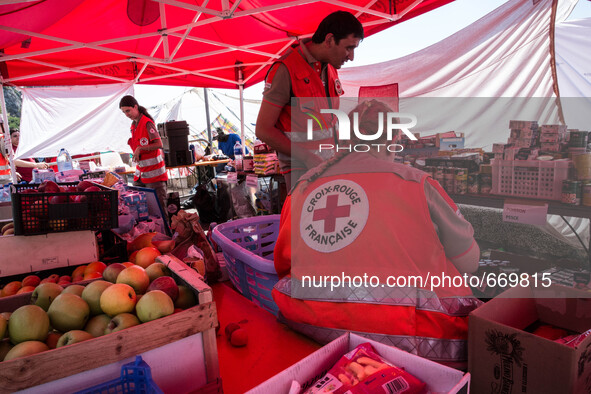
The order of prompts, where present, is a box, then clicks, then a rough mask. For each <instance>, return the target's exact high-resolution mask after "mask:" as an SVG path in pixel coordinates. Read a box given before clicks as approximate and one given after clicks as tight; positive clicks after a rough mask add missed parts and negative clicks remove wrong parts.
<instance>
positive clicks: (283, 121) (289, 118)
mask: <svg viewBox="0 0 591 394" xmlns="http://www.w3.org/2000/svg"><path fill="white" fill-rule="evenodd" d="M279 62H281V63H283V64H285V66H286V67H287V70H288V71H289V76H290V79H291V90H292V93H293V96H294V97H295V98H298V100H297V106H293V107H292V105H291V103H290V104H289V105H286V106H284V107H283V109H282V111H281V113H280V115H279V120H278V121H277V125H276V126H277V128H278V129H279V130H282V131H284V132H285V134H286V135H287V137H288V138H289V139H290V140H291V141H292V143H297V144H300V145H301V146H302V147H304V148H308V149H318V144H321V143H326V144H334V142H335V140H334V126H335V123H336V117H335V116H333V115H331V114H321V113H320V110H321V109H330V108H335V109H338V108H339V96H340V95H342V94H343V90H342V87H341V82H340V81H339V79H338V77H339V76H338V73H337V70H336V69H335V68H334V67H333V66H331V65H330V64H328V65H327V70H326V73H327V82H326V83H327V84H328V89H325V87H324V85H323V83H322V79H321V78H320V76H319V75H318V73H317V72H316V70H314V69H313V68H312V67H311V66H310V64H309V63H308V61H307V60H306V58H305V57H304V55H303V54H302V53H301V49H300V48H294V49H292V50H291V51H289V52H288V53H287V54H285V55H284V57H283V58H282V59H281V60H279ZM327 91H328V96H327ZM308 119H312V120H313V122H312V126H313V130H314V135H313V140H311V141H310V140H308V138H307V135H306V134H307V133H306V131H307V127H308V126H307V125H308ZM316 119H317V120H318V121H316Z"/></svg>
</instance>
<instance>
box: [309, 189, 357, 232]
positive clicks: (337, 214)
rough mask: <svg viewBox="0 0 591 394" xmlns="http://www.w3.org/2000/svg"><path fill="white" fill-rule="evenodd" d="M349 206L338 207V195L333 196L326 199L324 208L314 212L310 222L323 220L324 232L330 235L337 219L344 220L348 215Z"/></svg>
mask: <svg viewBox="0 0 591 394" xmlns="http://www.w3.org/2000/svg"><path fill="white" fill-rule="evenodd" d="M350 212H351V205H339V195H338V194H333V195H330V196H328V197H326V207H325V208H321V209H317V210H315V211H314V216H313V217H312V220H313V221H314V222H316V221H318V220H324V232H325V233H331V232H333V231H334V230H335V227H336V223H337V218H346V217H348V216H349V215H350Z"/></svg>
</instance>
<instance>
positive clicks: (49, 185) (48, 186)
mask: <svg viewBox="0 0 591 394" xmlns="http://www.w3.org/2000/svg"><path fill="white" fill-rule="evenodd" d="M43 185H45V187H44V188H43V192H44V193H60V192H61V189H60V187H59V185H58V184H57V183H55V182H54V181H43V183H42V184H41V186H39V188H41V187H42V186H43Z"/></svg>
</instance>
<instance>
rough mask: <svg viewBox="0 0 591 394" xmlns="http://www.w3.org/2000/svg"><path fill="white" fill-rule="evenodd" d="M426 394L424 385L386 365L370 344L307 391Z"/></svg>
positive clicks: (344, 359)
mask: <svg viewBox="0 0 591 394" xmlns="http://www.w3.org/2000/svg"><path fill="white" fill-rule="evenodd" d="M426 392H427V387H426V384H425V383H424V382H422V381H421V380H419V379H417V378H416V377H414V376H413V375H411V374H410V373H408V372H406V371H405V370H404V369H402V368H398V367H396V366H393V365H392V364H390V363H388V362H387V361H385V360H384V359H383V358H382V357H380V355H379V354H377V353H376V351H375V349H374V348H373V346H371V344H369V343H362V344H361V345H359V346H357V347H356V348H355V349H353V350H352V351H350V352H349V353H347V354H345V355H344V356H343V357H341V358H340V359H339V361H338V362H337V363H336V364H335V365H334V366H333V367H332V368H331V369H330V370H329V371H328V372H327V373H326V375H324V376H323V377H322V378H320V379H319V380H318V381H316V383H314V384H313V385H312V387H310V388H309V389H308V390H306V391H305V394H315V393H334V394H344V393H347V394H349V393H351V394H361V393H391V394H393V393H404V394H423V393H426Z"/></svg>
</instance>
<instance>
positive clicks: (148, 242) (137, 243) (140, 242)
mask: <svg viewBox="0 0 591 394" xmlns="http://www.w3.org/2000/svg"><path fill="white" fill-rule="evenodd" d="M156 234H157V233H144V234H140V235H138V236H137V237H136V238H135V239H134V240H133V241H131V242H130V243H128V244H127V252H128V253H129V252H135V251H136V250H140V249H142V248H147V247H149V246H152V238H154V236H155V235H156Z"/></svg>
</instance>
